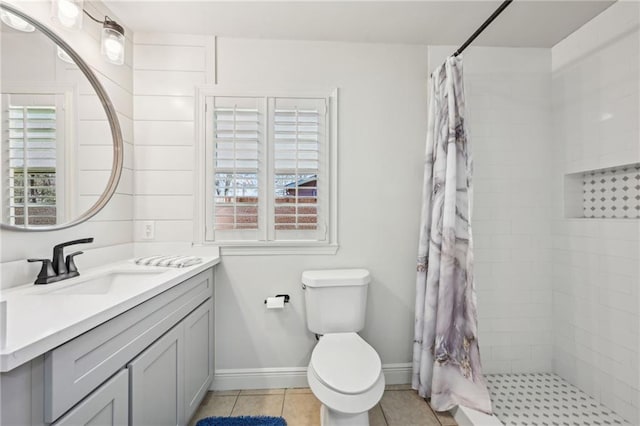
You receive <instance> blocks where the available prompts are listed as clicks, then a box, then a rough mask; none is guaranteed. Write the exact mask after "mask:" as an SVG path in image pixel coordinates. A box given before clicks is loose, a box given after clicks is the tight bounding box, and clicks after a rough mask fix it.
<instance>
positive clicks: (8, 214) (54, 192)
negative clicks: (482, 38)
mask: <svg viewBox="0 0 640 426" xmlns="http://www.w3.org/2000/svg"><path fill="white" fill-rule="evenodd" d="M2 103H3V108H2V111H3V114H2V115H3V120H2V127H3V135H4V138H5V140H4V141H3V144H2V146H3V147H4V150H3V152H2V157H3V158H4V160H3V161H2V180H3V185H2V187H3V188H4V191H3V194H2V205H3V209H2V214H3V219H4V222H5V223H9V224H12V225H25V224H28V225H40V226H51V225H56V224H58V223H61V222H63V220H64V210H65V206H64V203H63V202H62V200H64V197H62V193H63V192H64V178H65V171H64V167H63V164H64V162H63V161H62V160H63V159H64V145H65V143H64V141H65V138H66V135H65V125H64V123H65V120H64V107H63V105H64V95H56V94H51V95H44V94H38V95H34V94H28V95H27V94H15V93H14V94H3V99H2Z"/></svg>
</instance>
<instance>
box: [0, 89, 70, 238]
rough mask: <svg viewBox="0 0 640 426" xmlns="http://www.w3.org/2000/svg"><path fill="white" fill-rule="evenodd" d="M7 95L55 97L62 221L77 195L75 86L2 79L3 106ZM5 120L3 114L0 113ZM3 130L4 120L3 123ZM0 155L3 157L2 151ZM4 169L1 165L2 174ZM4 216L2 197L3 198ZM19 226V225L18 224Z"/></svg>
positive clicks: (58, 211)
mask: <svg viewBox="0 0 640 426" xmlns="http://www.w3.org/2000/svg"><path fill="white" fill-rule="evenodd" d="M10 96H25V97H30V96H43V97H47V96H51V97H54V98H55V107H56V109H57V111H58V112H57V114H58V116H60V115H61V116H62V119H60V118H59V117H58V123H57V132H56V133H57V139H58V140H57V144H56V168H55V170H56V172H55V173H56V216H57V217H56V225H53V226H57V225H59V224H61V223H65V222H66V221H67V218H68V217H71V216H72V215H73V212H74V210H75V208H76V199H75V197H72V196H71V194H75V193H76V191H75V189H76V184H75V182H76V166H77V165H76V166H73V165H74V164H75V161H74V160H75V156H76V152H75V135H76V128H75V122H76V121H77V120H76V116H75V114H76V109H75V108H74V105H75V104H77V96H78V95H77V87H76V86H73V85H65V84H58V83H52V84H50V83H41V84H36V85H34V84H32V83H25V82H20V81H7V82H4V83H3V94H2V108H3V110H5V109H7V108H8V97H10ZM3 120H4V117H3ZM2 128H3V130H4V129H5V124H4V123H3V125H2ZM0 157H4V152H3V153H2V155H0ZM5 171H6V170H5V169H4V167H3V172H2V177H3V178H4V173H5ZM0 204H2V206H3V211H2V216H3V219H4V214H5V211H4V199H3V200H2V203H0ZM19 226H20V225H19Z"/></svg>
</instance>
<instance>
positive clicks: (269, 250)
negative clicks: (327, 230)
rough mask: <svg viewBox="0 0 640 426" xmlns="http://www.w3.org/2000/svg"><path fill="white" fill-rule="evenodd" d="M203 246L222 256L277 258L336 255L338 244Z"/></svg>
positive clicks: (225, 244) (206, 244)
mask: <svg viewBox="0 0 640 426" xmlns="http://www.w3.org/2000/svg"><path fill="white" fill-rule="evenodd" d="M203 246H205V247H206V246H216V247H219V248H220V254H221V255H222V256H276V255H303V256H304V255H334V254H336V253H337V252H338V248H339V246H338V245H337V244H313V243H304V242H294V243H273V242H272V243H248V242H242V243H224V242H219V243H213V242H209V243H204V244H203Z"/></svg>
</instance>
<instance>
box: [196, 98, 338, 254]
mask: <svg viewBox="0 0 640 426" xmlns="http://www.w3.org/2000/svg"><path fill="white" fill-rule="evenodd" d="M204 99H205V104H206V111H205V123H206V124H205V147H206V148H205V158H206V160H205V163H206V165H205V169H206V173H205V180H206V181H205V185H204V187H205V191H206V207H205V229H206V231H205V234H206V238H205V239H206V240H207V241H213V242H216V243H221V244H222V245H223V246H233V245H236V246H238V245H245V246H246V245H250V246H256V245H259V246H277V247H278V246H279V247H282V246H287V245H289V246H301V245H314V246H319V245H332V244H335V211H336V207H335V200H336V194H335V189H332V188H333V187H334V186H335V161H332V155H333V156H334V157H335V134H334V133H335V114H332V111H333V110H334V109H335V105H336V95H335V94H334V95H332V96H324V97H319V96H316V97H314V96H309V97H299V96H254V95H252V96H235V95H234V96H227V95H218V94H216V95H213V96H206V97H205V98H204ZM332 173H333V176H332Z"/></svg>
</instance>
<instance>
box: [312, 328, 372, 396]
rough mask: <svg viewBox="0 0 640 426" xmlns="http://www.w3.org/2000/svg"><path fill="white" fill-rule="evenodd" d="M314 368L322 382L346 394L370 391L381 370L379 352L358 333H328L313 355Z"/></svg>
mask: <svg viewBox="0 0 640 426" xmlns="http://www.w3.org/2000/svg"><path fill="white" fill-rule="evenodd" d="M311 366H312V367H313V370H314V371H315V373H316V377H317V378H318V379H319V380H320V381H322V382H323V383H324V384H325V385H327V386H328V387H330V388H332V389H334V390H336V391H338V392H341V393H346V394H358V393H362V392H365V391H366V390H368V389H369V388H371V387H372V386H373V385H374V384H375V383H376V381H377V380H378V377H380V371H381V369H382V364H381V362H380V357H379V356H378V354H377V353H376V351H375V350H374V349H373V348H372V347H371V346H369V344H368V343H367V342H365V341H364V340H363V339H362V338H361V337H360V336H358V335H357V334H356V333H335V334H325V335H324V336H323V337H322V338H321V339H320V342H318V344H317V345H316V347H315V349H314V350H313V353H312V354H311Z"/></svg>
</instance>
